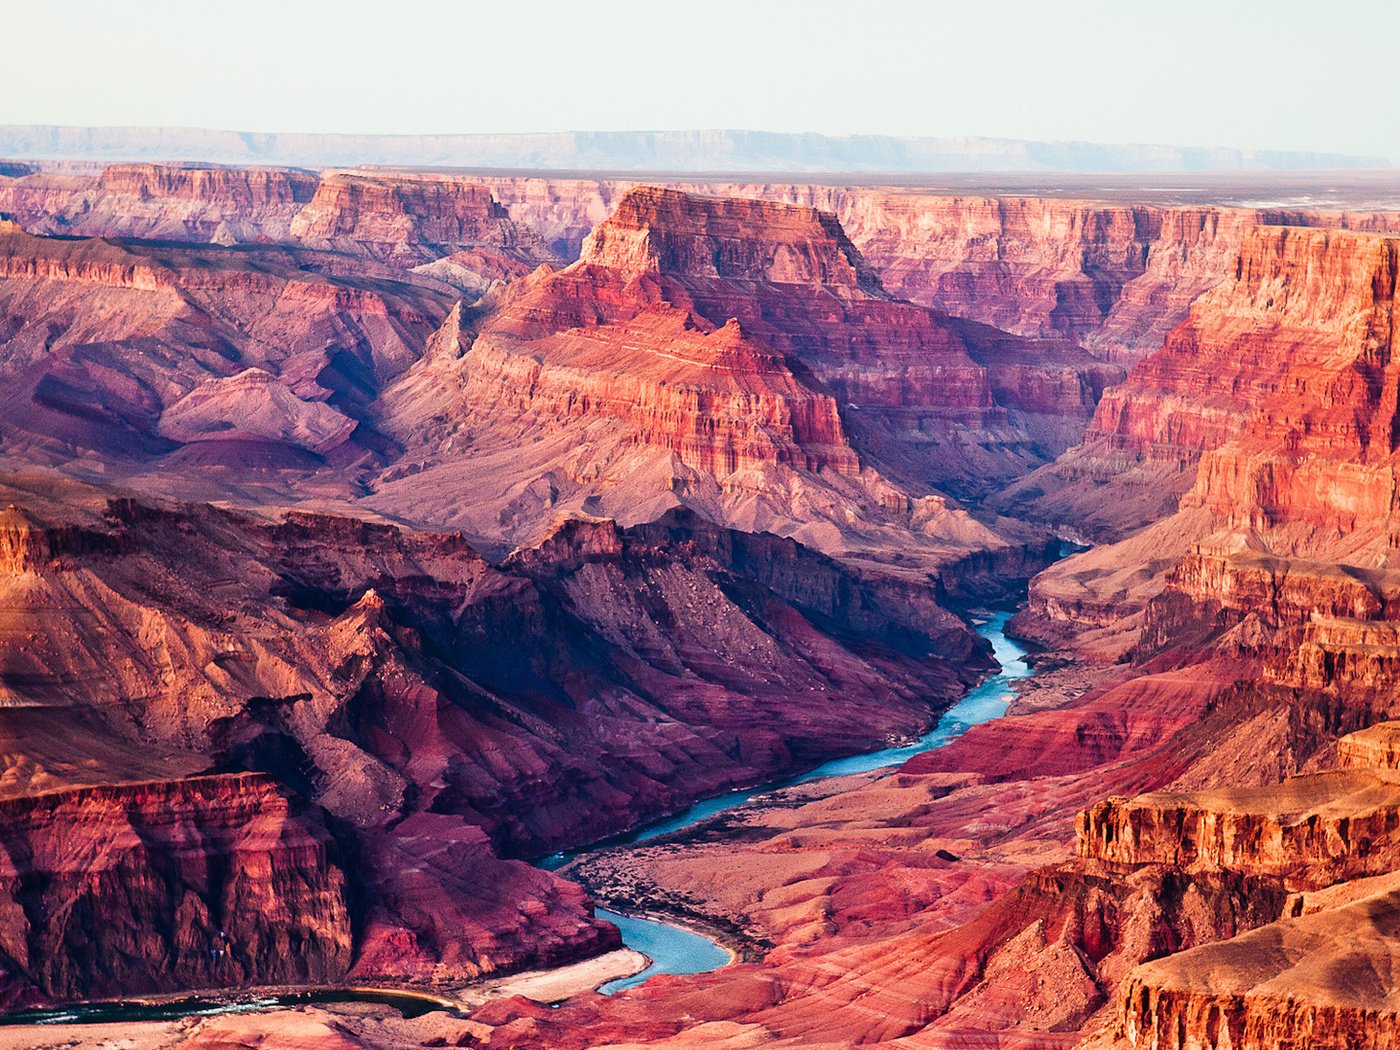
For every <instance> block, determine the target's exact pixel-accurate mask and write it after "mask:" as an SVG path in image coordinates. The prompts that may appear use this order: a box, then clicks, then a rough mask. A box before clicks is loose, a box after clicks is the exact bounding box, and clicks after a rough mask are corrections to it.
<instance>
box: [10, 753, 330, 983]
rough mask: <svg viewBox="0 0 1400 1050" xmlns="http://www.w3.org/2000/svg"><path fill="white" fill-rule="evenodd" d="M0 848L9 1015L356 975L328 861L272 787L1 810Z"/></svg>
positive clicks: (181, 789) (128, 790)
mask: <svg viewBox="0 0 1400 1050" xmlns="http://www.w3.org/2000/svg"><path fill="white" fill-rule="evenodd" d="M0 838H3V841H4V843H5V851H6V856H7V861H6V863H5V865H4V870H0V909H3V911H4V912H5V914H6V918H5V920H4V923H3V928H4V934H3V941H4V945H3V949H0V950H3V952H4V955H5V959H6V970H7V973H6V975H5V980H4V982H3V986H2V987H0V996H3V998H4V1000H5V1001H7V1002H10V1003H13V1002H15V1001H16V1000H33V999H59V1000H63V999H73V998H79V997H91V996H118V995H131V994H135V993H141V992H160V991H172V990H178V989H182V988H202V987H212V986H218V985H239V984H280V983H325V982H332V981H336V980H339V979H341V978H342V977H343V976H344V974H345V973H346V972H347V970H348V969H349V966H350V961H351V936H352V935H351V919H350V907H349V904H348V902H347V900H346V880H345V875H344V873H343V871H342V870H341V868H340V867H339V860H338V859H337V858H336V856H335V854H336V852H337V851H336V849H335V847H334V846H333V845H332V842H331V837H330V835H329V834H328V833H327V831H326V828H325V827H324V825H323V824H322V823H321V821H320V819H319V818H318V817H316V816H314V815H312V814H309V813H302V814H299V813H296V812H294V811H293V810H292V808H291V807H290V806H289V804H288V801H287V799H286V798H285V797H283V795H282V794H280V793H279V791H278V789H277V787H276V785H275V784H274V783H273V782H272V781H271V779H270V778H268V777H264V776H258V775H252V774H244V775H241V776H211V777H196V778H192V779H188V780H170V781H152V782H146V783H131V784H118V785H111V786H103V787H82V788H72V789H68V790H62V791H54V792H49V793H45V794H39V795H29V796H25V797H18V798H9V799H6V800H4V801H0Z"/></svg>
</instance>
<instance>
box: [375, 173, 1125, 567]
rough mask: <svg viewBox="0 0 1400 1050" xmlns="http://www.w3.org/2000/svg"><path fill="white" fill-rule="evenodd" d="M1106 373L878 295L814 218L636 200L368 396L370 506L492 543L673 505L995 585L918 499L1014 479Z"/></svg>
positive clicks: (765, 207) (797, 212) (854, 256)
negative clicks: (390, 440)
mask: <svg viewBox="0 0 1400 1050" xmlns="http://www.w3.org/2000/svg"><path fill="white" fill-rule="evenodd" d="M973 353H976V354H977V355H978V357H979V358H980V359H981V360H984V361H986V362H987V364H985V365H984V364H980V363H979V362H978V361H977V360H974V359H973V357H972V354H973ZM1105 371H1108V372H1109V375H1105V374H1104V373H1105ZM1110 375H1111V370H1105V369H1104V367H1103V366H1100V365H1097V364H1096V363H1094V362H1093V361H1091V360H1089V359H1088V358H1087V357H1085V356H1084V355H1083V354H1082V353H1079V352H1078V351H1075V350H1074V349H1073V348H1071V347H1067V346H1058V345H1056V346H1051V347H1042V346H1040V345H1038V344H1037V345H1025V344H1024V341H1020V340H1016V339H1015V338H1014V337H1010V336H1006V335H1005V334H1004V333H997V332H993V331H992V330H990V329H982V328H980V327H979V326H971V325H967V324H965V323H963V322H955V321H952V320H949V319H946V318H940V317H939V316H937V315H934V314H931V313H930V312H928V311H926V310H923V309H921V308H918V307H914V306H911V305H909V304H905V303H900V302H898V301H895V300H892V299H890V298H889V297H888V296H887V295H886V294H885V293H884V292H883V290H882V289H881V288H880V286H879V284H878V281H876V279H875V278H874V276H873V275H872V274H871V273H870V271H869V269H868V267H867V266H866V265H865V263H864V262H863V260H862V259H861V257H860V255H859V253H858V252H856V250H855V249H854V247H853V246H852V245H851V244H850V242H849V241H848V240H847V239H846V238H845V236H844V234H843V233H842V232H841V230H840V227H839V226H838V225H837V224H836V223H835V221H834V220H833V219H832V218H831V217H830V216H827V215H823V214H822V213H820V212H817V211H813V210H811V209H803V208H793V207H786V206H779V205H774V204H768V203H763V202H757V201H744V200H728V199H717V198H706V197H697V196H694V195H689V194H682V193H679V192H675V191H668V190H657V189H637V190H634V191H631V192H630V193H629V194H627V196H626V197H625V198H624V199H623V201H622V202H621V204H620V205H619V208H618V211H617V213H616V214H615V215H614V216H613V217H612V218H611V219H609V220H608V221H607V222H606V223H604V224H603V225H601V226H600V227H599V228H598V230H597V231H596V232H595V233H594V234H593V235H592V236H591V237H590V238H589V241H588V244H587V246H586V249H585V252H584V255H583V257H582V258H581V259H580V261H579V262H578V263H576V264H574V265H573V266H571V267H568V268H566V269H564V270H562V271H557V272H556V271H550V270H547V269H545V270H541V271H539V272H537V273H535V274H533V275H532V276H531V277H530V278H528V279H526V280H524V281H521V282H519V283H517V284H516V285H515V286H513V287H512V288H511V289H509V290H508V291H506V292H504V293H501V294H498V295H496V296H493V297H492V298H491V299H489V300H488V301H486V302H485V303H483V304H482V306H481V307H480V308H479V309H478V310H477V311H476V312H475V313H474V314H473V315H471V316H467V315H465V314H464V315H461V316H459V317H456V318H454V319H452V320H451V321H450V322H449V324H448V325H446V326H445V327H444V329H443V331H442V332H440V333H439V335H438V336H437V337H435V339H434V341H433V344H432V347H431V349H430V352H429V353H428V354H427V355H425V357H424V359H423V361H422V362H421V363H420V364H419V366H417V367H416V368H415V369H413V370H412V371H411V372H410V373H409V374H407V375H406V376H405V377H404V379H403V380H402V381H401V382H400V383H398V384H397V385H396V386H395V387H394V388H393V389H392V390H391V391H389V392H388V394H387V395H386V398H385V405H386V409H385V417H386V419H389V420H392V421H393V422H392V427H393V428H394V429H393V430H392V431H391V432H392V433H393V434H394V436H395V437H396V438H397V440H399V441H400V442H401V443H403V444H404V445H405V446H406V447H408V448H409V452H408V454H407V455H406V456H405V457H404V461H403V462H402V463H401V464H400V465H399V466H396V467H395V468H394V469H392V470H391V471H389V472H387V473H386V474H385V475H384V479H383V484H382V485H381V486H380V488H379V491H378V492H377V493H376V494H375V495H374V496H373V497H371V500H370V502H371V505H373V506H376V507H381V508H386V509H387V508H390V507H393V506H394V505H395V504H396V502H397V501H399V500H401V499H405V498H407V496H406V493H407V490H408V489H410V488H411V489H412V490H413V491H414V492H415V493H421V494H423V495H415V496H414V497H413V498H415V499H426V500H437V501H439V503H440V507H439V506H434V507H430V508H427V509H425V510H424V511H423V513H427V514H433V515H437V516H442V517H443V520H449V521H456V522H459V523H461V524H462V525H464V526H466V527H468V528H469V529H470V530H471V531H473V532H474V533H477V534H480V535H483V536H488V537H489V536H499V537H502V538H504V539H505V540H506V541H507V542H509V543H518V542H522V541H524V540H526V539H528V538H529V537H530V536H533V535H538V534H539V531H540V530H541V528H543V527H544V526H545V525H547V523H548V522H549V521H551V520H552V519H553V518H554V517H555V516H557V515H559V514H561V513H564V512H572V513H578V512H584V513H590V514H602V515H605V516H609V517H617V518H618V519H619V520H623V521H625V522H631V521H639V520H645V519H646V518H648V517H652V516H655V514H656V513H658V512H659V511H660V510H662V509H664V508H666V507H669V506H676V505H685V506H689V507H691V508H694V509H696V510H699V511H701V512H703V513H705V514H706V515H708V516H710V517H711V518H713V519H714V520H717V521H721V522H724V523H727V524H732V525H737V526H739V527H742V528H745V529H750V530H753V529H763V530H768V531H773V532H777V533H779V534H783V535H791V536H794V537H796V538H799V539H801V540H802V541H803V542H804V543H808V544H811V545H815V546H817V547H819V548H820V549H822V550H825V551H827V552H829V553H836V554H841V555H842V556H850V557H856V558H860V559H862V560H869V561H870V562H872V563H883V564H884V565H886V566H887V567H890V568H893V567H896V566H897V565H898V562H899V558H893V559H892V557H891V554H892V552H893V551H895V550H897V549H903V550H906V552H907V553H906V555H904V556H902V557H903V560H904V561H905V563H906V564H908V565H909V566H910V567H911V568H918V567H919V566H920V565H922V566H924V567H925V569H927V568H937V567H938V566H940V565H947V564H950V563H952V562H956V561H958V560H959V559H961V558H963V557H964V556H965V555H966V554H967V553H969V552H971V551H973V550H977V549H984V550H985V549H990V550H992V551H1001V552H1003V555H1002V556H1004V557H1009V558H1010V559H1011V560H1010V561H1008V562H1006V563H1005V564H1006V566H1007V568H1008V569H1009V570H1010V571H1011V572H1012V574H1013V575H1014V574H1015V572H1016V569H1015V568H1014V564H1013V563H1014V562H1015V560H1016V559H1017V558H1018V557H1019V555H1017V554H1015V547H1016V544H1018V543H1023V542H1025V540H1024V538H1023V537H1021V536H1020V535H1018V534H1017V533H1016V532H1015V531H1012V533H1011V536H1012V542H1010V543H1008V542H1007V541H1006V540H1005V539H1003V538H1001V537H998V535H997V534H996V532H995V531H993V530H989V529H988V528H987V527H986V526H985V525H983V524H981V523H979V522H977V521H975V520H973V519H972V518H971V517H969V516H968V515H966V514H965V513H964V512H962V511H961V510H960V509H958V508H956V507H954V506H953V505H952V504H950V503H949V502H948V501H947V500H946V499H944V498H943V497H942V496H941V495H939V494H938V493H937V492H936V491H935V490H933V489H932V488H931V487H930V484H931V483H932V484H940V483H946V484H948V485H950V486H953V487H955V488H957V487H975V486H976V485H978V484H981V483H983V482H982V481H981V479H980V475H979V473H978V472H979V471H981V472H985V473H988V474H992V475H995V474H996V473H997V472H1007V471H1010V472H1016V471H1019V470H1022V469H1024V465H1026V464H1028V463H1033V462H1035V461H1036V459H1037V458H1038V457H1040V456H1043V455H1045V454H1046V453H1044V452H1041V451H1038V449H1039V448H1041V447H1042V446H1040V445H1038V444H1037V439H1040V440H1043V441H1044V442H1045V444H1046V445H1047V446H1049V447H1050V448H1051V449H1053V448H1054V447H1057V446H1056V442H1059V441H1063V440H1064V439H1065V433H1066V431H1074V430H1076V429H1077V428H1076V426H1075V423H1074V420H1075V418H1076V416H1077V417H1078V418H1081V419H1082V418H1084V417H1085V416H1086V415H1087V412H1088V411H1089V405H1091V404H1092V403H1093V401H1094V400H1095V399H1096V397H1097V394H1098V391H1099V390H1100V389H1101V388H1102V386H1103V385H1104V383H1105V382H1107V380H1108V378H1110ZM997 391H1001V392H1002V394H1003V396H1004V398H1005V400H1006V401H1007V403H1008V404H1010V405H1013V406H1014V409H1013V408H1007V407H1004V406H1003V405H1000V404H998V403H997V401H996V394H997ZM1013 415H1014V416H1015V418H1016V419H1017V420H1021V419H1024V420H1028V421H1031V422H1027V423H1026V424H1025V428H1024V429H1023V428H1022V427H1021V426H1019V425H1017V423H1016V422H1015V421H1013ZM1032 431H1033V432H1034V434H1035V437H1032V435H1031V432H1032Z"/></svg>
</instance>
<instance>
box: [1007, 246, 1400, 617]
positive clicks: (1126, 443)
mask: <svg viewBox="0 0 1400 1050" xmlns="http://www.w3.org/2000/svg"><path fill="white" fill-rule="evenodd" d="M1396 246H1397V241H1396V240H1395V239H1394V238H1390V237H1384V236H1377V235H1368V234H1353V233H1341V232H1335V231H1322V230H1307V229H1297V228H1289V227H1260V228H1258V229H1256V230H1255V231H1253V232H1252V233H1251V234H1250V236H1249V238H1248V239H1247V241H1246V244H1245V247H1244V248H1243V249H1242V250H1241V253H1240V257H1239V260H1238V263H1237V265H1236V268H1235V273H1234V276H1233V277H1232V279H1231V280H1229V281H1227V282H1225V283H1224V284H1222V285H1221V286H1220V287H1218V288H1217V289H1215V290H1214V291H1212V292H1210V293H1209V294H1207V295H1206V296H1203V297H1202V298H1201V299H1199V300H1198V301H1197V302H1196V303H1195V304H1194V305H1193V307H1192V315H1191V318H1190V320H1188V321H1187V322H1185V323H1184V324H1182V325H1181V326H1180V327H1179V328H1177V329H1176V330H1175V331H1174V332H1173V333H1172V334H1171V336H1170V337H1169V338H1168V340H1167V342H1166V345H1165V346H1164V347H1163V348H1162V350H1161V351H1159V352H1158V353H1156V354H1154V355H1152V356H1151V357H1149V358H1148V359H1146V360H1145V361H1143V362H1142V363H1141V364H1140V365H1138V366H1137V367H1136V368H1134V370H1133V372H1132V374H1131V375H1130V377H1129V378H1128V380H1127V381H1126V382H1124V383H1123V384H1122V385H1121V386H1119V387H1117V388H1116V389H1114V390H1113V391H1111V392H1110V393H1109V394H1108V395H1106V396H1105V398H1104V399H1103V401H1102V402H1101V403H1100V406H1099V408H1098V410H1097V412H1096V414H1095V418H1094V422H1093V423H1092V424H1091V426H1090V429H1089V433H1088V434H1087V435H1086V438H1085V442H1084V444H1083V445H1082V446H1081V447H1080V448H1077V449H1074V450H1072V451H1071V452H1069V453H1067V454H1066V455H1065V456H1064V457H1062V458H1061V460H1060V461H1059V462H1057V463H1056V464H1054V465H1052V466H1051V467H1048V468H1045V469H1044V470H1043V471H1041V472H1039V473H1038V474H1036V475H1032V476H1031V477H1030V478H1028V479H1026V480H1025V481H1024V482H1022V483H1021V484H1020V485H1019V486H1016V487H1013V488H1012V489H1011V490H1010V494H1009V495H1008V496H1007V497H1006V499H1007V500H1011V499H1025V498H1027V497H1031V496H1035V495H1037V493H1040V494H1042V495H1043V499H1042V500H1041V501H1040V509H1041V512H1043V513H1046V514H1053V515H1054V516H1055V517H1057V518H1062V519H1070V520H1081V521H1085V522H1088V523H1089V524H1090V525H1091V527H1097V528H1098V529H1099V530H1101V531H1104V532H1107V533H1108V534H1109V535H1115V534H1116V535H1121V534H1122V533H1123V532H1124V531H1127V530H1130V529H1132V528H1134V527H1136V526H1139V525H1142V524H1144V523H1147V522H1154V521H1155V522H1156V524H1153V525H1151V527H1150V528H1149V529H1148V530H1146V531H1145V532H1143V533H1141V534H1140V535H1139V536H1138V537H1129V538H1127V539H1124V540H1123V541H1122V543H1120V544H1118V545H1115V546H1113V547H1107V548H1103V549H1100V550H1096V551H1093V552H1091V553H1090V554H1089V555H1086V556H1084V557H1083V558H1079V559H1071V560H1069V561H1068V562H1066V563H1065V564H1064V565H1063V566H1060V567H1057V569H1056V570H1055V571H1053V572H1051V573H1050V574H1048V575H1047V576H1046V577H1045V578H1044V579H1043V580H1042V581H1040V583H1039V584H1038V586H1037V595H1038V599H1037V600H1038V601H1039V602H1040V603H1041V604H1042V606H1043V607H1044V608H1045V609H1046V610H1048V611H1049V615H1050V616H1051V617H1052V618H1054V617H1056V616H1067V617H1068V618H1070V619H1077V618H1081V617H1085V618H1089V619H1092V618H1093V617H1094V616H1095V615H1097V614H1096V613H1095V612H1094V610H1095V609H1100V610H1103V609H1106V608H1107V607H1108V606H1110V605H1116V606H1117V607H1118V608H1120V609H1121V608H1123V606H1124V600H1125V597H1126V598H1127V601H1128V605H1129V607H1130V608H1131V607H1132V606H1137V607H1140V606H1141V602H1142V601H1143V600H1144V599H1145V598H1146V597H1150V596H1151V594H1153V593H1154V592H1155V590H1157V589H1158V588H1159V587H1160V584H1161V580H1162V578H1163V572H1164V570H1165V569H1167V568H1169V567H1170V566H1171V565H1172V564H1173V563H1174V562H1175V560H1176V559H1179V558H1180V557H1181V556H1183V555H1184V554H1185V553H1186V552H1187V550H1188V548H1189V546H1190V545H1191V544H1192V543H1199V542H1201V541H1205V540H1207V539H1208V540H1209V542H1210V544H1211V546H1212V547H1214V548H1217V549H1220V550H1222V551H1230V550H1250V549H1252V550H1256V551H1261V552H1265V553H1273V554H1278V555H1281V556H1284V557H1297V558H1302V559H1311V560H1314V561H1341V562H1345V563H1347V564H1349V565H1355V566H1358V567H1362V568H1368V569H1369V568H1381V567H1389V566H1390V565H1391V562H1392V555H1391V553H1390V550H1391V546H1392V543H1391V539H1390V537H1391V535H1392V532H1393V526H1392V524H1391V518H1392V515H1393V513H1394V501H1393V499H1392V495H1391V494H1392V493H1393V492H1394V490H1395V471H1396V456H1395V448H1396V446H1395V440H1394V437H1393V434H1392V430H1393V427H1392V419H1393V417H1394V414H1395V408H1396V406H1395V401H1396V394H1395V379H1394V377H1393V373H1394V368H1395V366H1394V363H1393V362H1392V360H1391V356H1392V349H1393V346H1394V341H1395V302H1396V291H1395V289H1396V276H1395V274H1396V266H1397V262H1396V260H1397V254H1396V253H1397V247H1396ZM1066 479H1069V481H1070V483H1069V484H1068V485H1066V486H1064V487H1059V488H1057V487H1056V486H1057V483H1059V482H1063V481H1065V480H1066ZM1178 507H1179V509H1178ZM1173 511H1175V513H1173ZM1148 548H1150V549H1152V550H1153V551H1155V556H1154V559H1146V558H1143V557H1142V552H1143V550H1144V549H1148ZM1148 560H1154V561H1155V565H1154V567H1153V568H1152V570H1151V571H1150V572H1148V573H1146V574H1144V575H1141V576H1140V577H1139V578H1137V579H1136V580H1132V581H1128V582H1126V583H1125V579H1124V577H1123V575H1122V570H1123V569H1125V568H1127V567H1128V566H1131V565H1135V564H1136V565H1142V564H1143V563H1144V562H1145V561H1148ZM1096 581H1097V582H1096ZM1125 588H1126V589H1125ZM1052 607H1053V608H1052ZM1056 610H1058V611H1056Z"/></svg>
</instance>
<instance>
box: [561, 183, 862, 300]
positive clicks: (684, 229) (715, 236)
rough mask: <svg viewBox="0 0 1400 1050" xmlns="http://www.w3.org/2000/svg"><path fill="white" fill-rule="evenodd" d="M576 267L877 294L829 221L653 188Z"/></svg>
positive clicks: (626, 208) (628, 203) (781, 208)
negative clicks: (817, 287) (803, 285)
mask: <svg viewBox="0 0 1400 1050" xmlns="http://www.w3.org/2000/svg"><path fill="white" fill-rule="evenodd" d="M579 260H580V261H581V262H583V263H588V264H592V265H595V266H606V267H610V268H612V269H615V270H618V271H619V272H621V273H623V274H625V275H626V276H628V277H636V276H639V275H641V274H643V273H670V274H681V275H684V276H687V277H698V278H709V277H715V278H721V279H724V280H729V281H759V282H763V283H767V284H811V285H819V286H824V287H826V288H828V289H832V290H835V289H848V290H850V291H855V290H856V289H861V290H863V291H866V292H868V293H872V294H879V292H880V287H879V282H878V280H877V279H876V277H875V274H874V272H873V271H872V270H871V269H870V268H869V266H867V265H866V263H865V260H864V258H863V257H862V256H861V255H860V253H859V252H857V251H856V249H855V246H854V245H853V244H851V242H850V240H849V239H848V238H847V237H846V233H845V231H844V230H843V229H842V228H841V225H840V224H839V223H838V222H837V221H836V218H835V216H833V215H830V214H828V213H826V212H821V211H817V210H816V209H815V208H801V207H794V206H789V205H779V204H773V203H770V202H767V201H760V200H744V199H738V198H732V197H698V196H696V195H694V194H687V193H682V192H680V191H678V190H670V189H665V188H660V187H658V188H649V187H643V188H639V189H636V190H632V191H629V192H628V193H627V194H626V196H624V197H623V198H622V200H621V201H620V202H619V203H618V206H617V210H616V211H615V212H614V213H613V214H612V216H611V217H610V218H609V219H608V221H607V222H605V223H603V224H601V225H600V226H598V227H597V228H596V229H595V230H594V231H593V232H592V233H591V234H590V235H589V236H588V237H586V238H585V239H584V241H583V248H582V254H581V255H580V257H579Z"/></svg>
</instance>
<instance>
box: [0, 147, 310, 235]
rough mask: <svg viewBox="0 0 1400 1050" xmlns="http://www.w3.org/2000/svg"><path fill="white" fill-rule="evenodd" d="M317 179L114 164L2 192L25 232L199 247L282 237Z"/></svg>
mask: <svg viewBox="0 0 1400 1050" xmlns="http://www.w3.org/2000/svg"><path fill="white" fill-rule="evenodd" d="M317 182H318V177H317V176H316V174H315V173H313V172H311V171H304V170H299V169H295V168H217V167H199V166H191V165H166V164H112V165H108V166H107V167H106V168H105V169H104V170H103V171H102V172H101V174H100V175H98V176H96V177H95V178H92V179H90V180H88V179H83V178H81V177H74V176H62V175H48V174H34V175H30V176H29V177H27V178H24V179H20V180H16V182H14V183H11V184H8V185H6V186H5V187H4V188H3V189H0V197H3V199H4V201H5V204H4V205H3V206H2V207H0V210H4V211H10V212H12V213H13V214H14V215H15V217H16V218H17V219H18V220H19V221H20V222H21V223H22V224H23V225H24V227H25V228H26V229H28V230H29V231H30V232H31V233H40V234H75V235H78V236H87V237H138V238H145V239H150V240H171V241H195V242H203V243H229V242H240V243H252V242H260V241H262V242H274V241H282V240H285V239H286V238H287V236H288V234H289V232H290V228H291V221H292V217H293V216H294V215H295V214H296V213H297V211H298V210H299V209H300V208H301V207H302V206H303V205H305V204H306V203H307V202H309V201H310V200H311V198H312V196H313V194H314V193H315V190H316V184H317Z"/></svg>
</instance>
